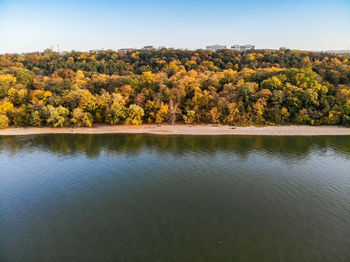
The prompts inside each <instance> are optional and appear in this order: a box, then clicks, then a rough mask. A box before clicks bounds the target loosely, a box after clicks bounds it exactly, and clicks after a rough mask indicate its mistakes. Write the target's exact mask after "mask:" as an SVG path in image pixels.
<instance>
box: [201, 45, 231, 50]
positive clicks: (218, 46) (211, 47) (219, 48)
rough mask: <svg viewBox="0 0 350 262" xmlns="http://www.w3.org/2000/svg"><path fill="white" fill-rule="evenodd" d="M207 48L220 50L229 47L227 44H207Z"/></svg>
mask: <svg viewBox="0 0 350 262" xmlns="http://www.w3.org/2000/svg"><path fill="white" fill-rule="evenodd" d="M206 49H207V50H211V51H219V50H223V49H227V47H226V46H225V45H208V46H206Z"/></svg>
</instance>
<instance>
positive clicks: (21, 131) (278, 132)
mask: <svg viewBox="0 0 350 262" xmlns="http://www.w3.org/2000/svg"><path fill="white" fill-rule="evenodd" d="M39 134H155V135H258V136H333V135H336V136H340V135H348V136H349V135H350V128H346V127H341V126H295V125H294V126H293V125H292V126H266V127H255V126H248V127H233V126H226V125H181V124H177V125H139V126H130V125H119V126H110V125H95V126H94V127H91V128H74V127H66V128H50V127H25V128H18V127H9V128H6V129H0V136H13V135H39Z"/></svg>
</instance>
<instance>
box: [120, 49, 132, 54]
mask: <svg viewBox="0 0 350 262" xmlns="http://www.w3.org/2000/svg"><path fill="white" fill-rule="evenodd" d="M135 50H136V49H135V48H121V49H118V52H119V53H123V54H126V53H127V52H131V51H135Z"/></svg>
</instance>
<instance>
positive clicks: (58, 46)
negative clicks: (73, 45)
mask: <svg viewBox="0 0 350 262" xmlns="http://www.w3.org/2000/svg"><path fill="white" fill-rule="evenodd" d="M57 52H58V53H59V52H60V44H57Z"/></svg>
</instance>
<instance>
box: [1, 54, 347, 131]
mask: <svg viewBox="0 0 350 262" xmlns="http://www.w3.org/2000/svg"><path fill="white" fill-rule="evenodd" d="M176 121H183V122H184V123H186V124H193V123H214V124H228V125H251V124H258V125H272V124H309V125H338V124H343V125H347V126H349V125H350V55H339V54H338V55H335V54H328V53H319V52H305V51H291V50H288V49H280V50H275V51H272V50H252V51H248V52H246V53H242V52H237V51H232V50H222V51H218V52H212V51H207V50H194V51H183V50H175V49H161V50H149V51H141V50H135V51H131V52H128V53H118V52H115V51H112V50H107V51H90V52H76V51H72V52H65V53H57V52H54V51H52V50H45V51H44V52H42V53H39V52H37V53H27V54H21V55H19V54H4V55H1V56H0V128H6V127H7V126H8V125H15V126H53V127H63V126H68V125H75V126H78V127H80V126H86V127H91V126H92V125H93V124H94V123H108V124H111V125H116V124H142V123H156V124H161V123H166V122H167V123H175V122H176Z"/></svg>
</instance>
